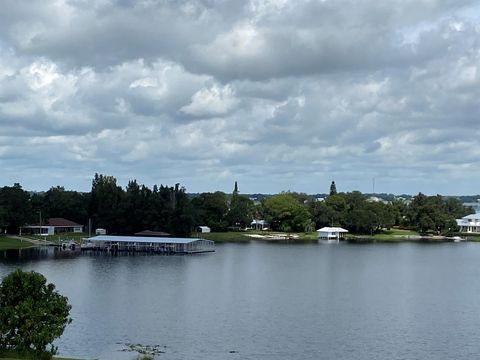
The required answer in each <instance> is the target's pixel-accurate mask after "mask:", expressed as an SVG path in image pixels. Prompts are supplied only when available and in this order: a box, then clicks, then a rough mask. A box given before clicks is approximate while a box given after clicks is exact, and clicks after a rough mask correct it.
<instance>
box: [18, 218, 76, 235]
mask: <svg viewBox="0 0 480 360" xmlns="http://www.w3.org/2000/svg"><path fill="white" fill-rule="evenodd" d="M20 231H21V232H22V233H29V234H33V235H55V234H62V233H81V232H83V225H80V224H77V223H76V222H73V221H71V220H68V219H64V218H50V219H48V220H47V223H46V225H28V226H23V227H22V228H20Z"/></svg>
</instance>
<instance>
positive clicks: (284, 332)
mask: <svg viewBox="0 0 480 360" xmlns="http://www.w3.org/2000/svg"><path fill="white" fill-rule="evenodd" d="M0 254H1V255H0V276H4V275H5V274H7V273H8V272H9V271H11V270H13V269H14V268H15V267H22V268H24V269H25V270H36V271H39V272H41V273H42V274H44V275H45V276H46V277H47V279H48V280H49V281H51V282H53V283H55V284H56V286H57V288H58V290H59V291H60V292H61V293H62V294H65V295H66V296H68V298H69V301H70V302H71V304H72V314H71V316H72V318H73V323H72V324H70V325H69V326H68V327H67V329H66V330H65V333H64V335H63V336H62V337H61V339H60V340H59V341H58V342H57V345H58V346H59V350H60V353H61V354H62V355H65V356H69V357H76V358H100V359H122V360H123V359H125V360H126V359H134V358H135V355H134V354H132V353H130V352H125V351H122V350H124V349H125V344H142V345H143V346H151V347H154V348H157V349H161V351H162V352H163V353H162V354H161V355H159V357H158V358H159V359H166V360H173V359H206V360H207V359H208V360H224V359H235V360H237V359H252V360H253V359H262V360H263V359H267V360H278V359H280V360H282V359H284V360H287V359H288V360H291V359H293V360H304V359H360V360H367V359H368V360H370V359H432V360H433V359H453V358H454V359H472V358H476V357H478V354H479V353H480V345H479V344H478V340H477V339H478V338H479V337H480V327H479V326H478V324H479V323H480V307H479V306H478V304H479V303H480V277H479V276H478V275H477V273H478V262H479V259H480V244H476V243H459V244H454V243H442V244H431V245H428V246H426V245H424V244H412V243H408V244H407V243H405V244H395V245H391V244H362V245H358V244H348V243H340V244H334V245H326V244H319V243H315V242H310V243H305V244H296V245H292V244H285V243H262V242H250V243H248V244H218V245H217V247H216V253H212V254H203V255H194V256H157V255H140V254H138V255H134V256H131V255H130V256H108V255H107V256H106V255H100V256H96V255H83V254H80V253H79V252H65V251H64V252H62V251H58V250H55V249H52V248H48V249H27V250H22V251H21V252H20V251H17V252H2V253H0Z"/></svg>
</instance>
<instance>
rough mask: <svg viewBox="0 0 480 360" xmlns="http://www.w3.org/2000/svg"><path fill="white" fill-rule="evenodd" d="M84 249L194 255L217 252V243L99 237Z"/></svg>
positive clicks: (182, 239)
mask: <svg viewBox="0 0 480 360" xmlns="http://www.w3.org/2000/svg"><path fill="white" fill-rule="evenodd" d="M82 249H85V250H100V251H131V252H154V253H173V254H193V253H201V252H212V251H215V242H214V241H211V240H204V239H198V238H174V237H144V236H114V235H99V236H94V237H91V238H88V239H87V243H86V244H84V245H83V246H82Z"/></svg>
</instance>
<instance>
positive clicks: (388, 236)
mask: <svg viewBox="0 0 480 360" xmlns="http://www.w3.org/2000/svg"><path fill="white" fill-rule="evenodd" d="M417 236H419V233H418V232H416V231H413V230H404V229H390V230H386V229H385V230H382V232H380V233H378V234H374V235H354V234H351V235H348V236H347V239H348V240H354V241H355V240H356V239H357V240H358V239H361V240H372V241H392V242H395V241H406V240H412V239H416V237H417Z"/></svg>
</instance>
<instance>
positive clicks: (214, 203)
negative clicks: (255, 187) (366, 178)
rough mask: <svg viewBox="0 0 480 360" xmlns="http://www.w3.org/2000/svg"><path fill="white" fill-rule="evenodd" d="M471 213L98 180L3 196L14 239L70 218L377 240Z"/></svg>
mask: <svg viewBox="0 0 480 360" xmlns="http://www.w3.org/2000/svg"><path fill="white" fill-rule="evenodd" d="M472 212H473V209H471V208H467V207H465V206H463V204H462V202H461V201H460V200H459V199H456V198H452V197H442V196H440V195H436V196H426V195H424V194H421V193H419V194H418V195H416V196H414V197H413V198H412V200H411V201H409V202H405V201H399V200H392V201H390V202H388V203H384V202H381V201H372V199H370V198H368V197H367V196H366V195H364V194H362V193H361V192H358V191H353V192H346V193H345V192H337V189H336V185H335V183H332V186H331V187H330V195H328V196H326V197H325V198H323V199H316V198H313V197H311V196H308V195H307V194H304V193H295V192H282V193H280V194H276V195H272V196H265V197H263V198H262V199H261V201H256V202H254V201H253V200H252V199H250V198H249V197H247V196H244V195H241V194H240V192H239V189H238V184H237V183H236V182H235V185H234V189H233V192H232V193H230V194H226V193H224V192H221V191H217V192H213V193H209V192H206V193H201V194H197V195H196V196H194V197H192V198H190V197H189V196H188V194H187V193H186V189H185V188H184V187H181V186H180V185H179V184H176V185H175V186H164V185H160V186H157V185H155V186H153V188H149V187H147V186H145V185H141V184H138V183H137V181H136V180H131V181H129V183H128V185H127V186H126V187H125V188H122V187H121V186H119V185H118V184H117V180H116V179H115V178H114V177H113V176H107V175H101V174H95V176H94V178H93V181H92V189H91V191H90V192H88V193H80V192H76V191H68V190H65V189H64V188H63V187H58V186H57V187H52V188H51V189H50V190H48V191H46V192H45V193H29V192H27V191H25V190H24V189H23V188H22V187H21V185H20V184H14V185H13V186H4V187H2V188H0V227H1V228H5V229H7V230H8V232H10V233H16V232H18V229H19V227H20V226H23V225H25V224H34V223H38V222H39V215H40V214H41V216H42V218H43V219H46V218H49V217H64V218H67V219H70V220H72V221H75V222H77V223H79V224H83V225H87V224H88V219H91V221H92V226H93V228H105V229H107V231H108V233H110V234H133V233H135V232H138V231H142V230H146V229H148V230H152V231H164V232H168V233H170V234H172V235H177V236H188V235H189V234H191V232H192V231H194V228H195V226H199V225H206V226H209V227H210V228H211V229H212V231H227V230H232V229H243V228H246V227H248V226H249V224H250V223H251V221H252V219H264V220H266V221H267V222H269V224H270V227H271V229H272V230H279V231H286V232H311V231H314V230H315V229H318V228H321V227H323V226H342V227H344V228H346V229H348V230H349V231H350V232H353V233H358V234H373V233H375V232H378V231H380V230H381V229H384V228H387V229H388V228H391V227H393V226H400V227H403V228H407V229H412V230H417V231H420V232H422V233H426V232H437V233H449V232H454V231H456V230H457V227H456V222H455V219H456V218H460V217H462V216H465V215H467V214H469V213H472Z"/></svg>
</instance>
